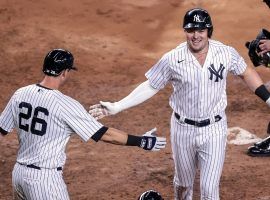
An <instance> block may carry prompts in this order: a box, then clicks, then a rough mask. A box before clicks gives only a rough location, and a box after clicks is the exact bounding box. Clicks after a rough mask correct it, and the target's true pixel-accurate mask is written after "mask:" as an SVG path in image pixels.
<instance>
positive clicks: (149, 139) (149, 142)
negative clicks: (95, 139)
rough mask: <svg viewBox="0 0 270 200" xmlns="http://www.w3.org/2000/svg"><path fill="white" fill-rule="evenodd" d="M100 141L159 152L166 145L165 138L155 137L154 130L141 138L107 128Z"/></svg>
mask: <svg viewBox="0 0 270 200" xmlns="http://www.w3.org/2000/svg"><path fill="white" fill-rule="evenodd" d="M101 140H102V141H104V142H108V143H112V144H117V145H127V146H138V147H140V148H143V149H144V150H149V151H159V150H160V149H163V148H165V145H166V138H164V137H157V136H156V128H154V129H152V130H150V131H148V132H146V133H145V134H143V135H142V136H135V135H129V134H126V133H125V132H123V131H120V130H118V129H115V128H109V129H108V130H107V131H106V133H105V134H104V135H103V136H102V137H101Z"/></svg>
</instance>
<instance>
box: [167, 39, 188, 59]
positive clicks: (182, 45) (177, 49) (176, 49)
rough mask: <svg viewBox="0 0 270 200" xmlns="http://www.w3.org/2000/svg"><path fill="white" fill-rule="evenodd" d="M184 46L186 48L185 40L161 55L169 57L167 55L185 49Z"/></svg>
mask: <svg viewBox="0 0 270 200" xmlns="http://www.w3.org/2000/svg"><path fill="white" fill-rule="evenodd" d="M186 48H187V42H183V43H180V44H179V45H177V46H176V47H175V48H173V49H171V50H169V51H168V52H166V53H165V54H164V55H163V56H164V57H169V56H173V55H175V54H179V53H181V52H182V51H185V50H186Z"/></svg>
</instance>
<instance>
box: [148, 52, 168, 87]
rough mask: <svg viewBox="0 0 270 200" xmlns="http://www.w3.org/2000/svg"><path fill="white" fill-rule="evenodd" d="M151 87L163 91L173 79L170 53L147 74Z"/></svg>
mask: <svg viewBox="0 0 270 200" xmlns="http://www.w3.org/2000/svg"><path fill="white" fill-rule="evenodd" d="M145 76H146V78H147V79H148V80H149V82H150V84H151V86H152V87H153V88H155V89H158V90H160V89H162V88H164V87H165V85H166V84H167V83H168V81H169V80H170V78H171V70H170V66H169V62H168V53H167V54H164V55H163V56H162V58H161V59H160V60H159V61H158V62H157V63H156V64H155V65H154V66H153V67H152V68H151V69H150V70H149V71H148V72H146V74H145Z"/></svg>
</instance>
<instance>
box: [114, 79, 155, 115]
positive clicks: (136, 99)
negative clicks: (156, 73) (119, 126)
mask: <svg viewBox="0 0 270 200" xmlns="http://www.w3.org/2000/svg"><path fill="white" fill-rule="evenodd" d="M158 91H159V90H157V89H154V88H153V87H152V86H151V85H150V82H149V81H148V80H147V81H145V82H143V83H141V84H140V85H139V86H138V87H137V88H135V89H134V90H133V91H132V92H131V93H130V94H129V95H128V96H126V97H125V98H123V99H122V100H120V101H118V102H116V104H117V105H118V106H119V108H120V110H125V109H128V108H131V107H134V106H136V105H138V104H140V103H143V102H144V101H146V100H147V99H150V98H151V97H152V96H154V95H155V94H156V93H157V92H158Z"/></svg>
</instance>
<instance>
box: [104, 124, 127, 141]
mask: <svg viewBox="0 0 270 200" xmlns="http://www.w3.org/2000/svg"><path fill="white" fill-rule="evenodd" d="M127 138H128V135H127V134H126V133H125V132H123V131H120V130H118V129H115V128H109V129H108V130H107V131H106V133H105V134H104V135H103V136H102V138H101V140H102V141H103V142H108V143H112V144H118V145H125V144H126V143H127Z"/></svg>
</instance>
